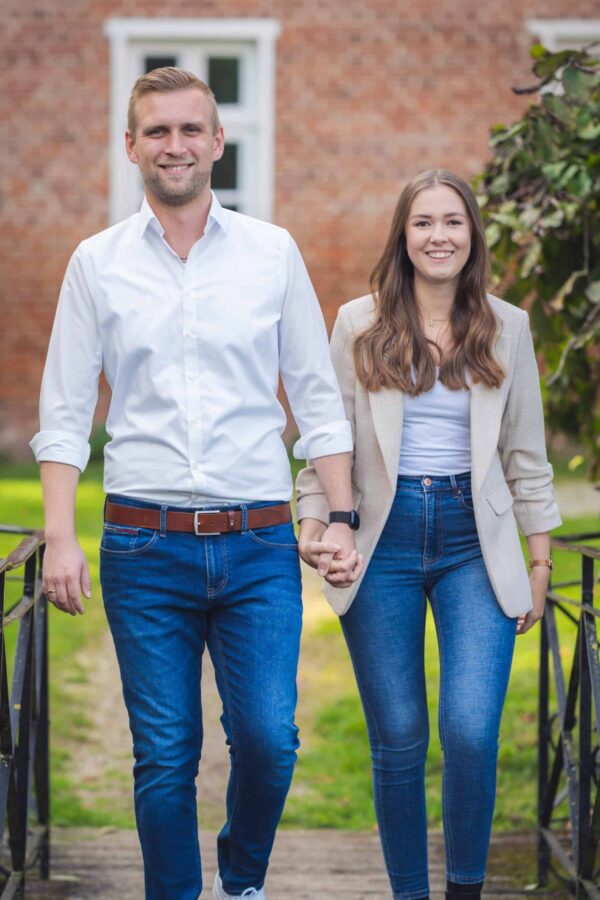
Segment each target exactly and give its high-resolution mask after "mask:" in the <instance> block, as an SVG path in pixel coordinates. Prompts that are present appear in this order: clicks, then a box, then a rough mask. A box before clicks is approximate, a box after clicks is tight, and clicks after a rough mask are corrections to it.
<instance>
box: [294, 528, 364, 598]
mask: <svg viewBox="0 0 600 900" xmlns="http://www.w3.org/2000/svg"><path fill="white" fill-rule="evenodd" d="M326 532H327V533H326ZM331 538H333V540H332V539H331ZM298 552H299V554H300V556H301V558H302V559H303V560H304V562H305V563H308V565H309V566H312V567H313V569H317V571H318V573H319V575H321V576H323V578H325V579H326V580H327V581H328V582H329V584H331V585H333V586H334V587H340V588H341V587H349V586H350V585H351V584H353V583H354V582H355V581H356V580H357V578H358V577H359V576H360V574H361V572H362V570H363V565H364V561H363V557H362V554H359V553H357V551H356V548H355V546H354V534H353V532H352V531H351V530H350V529H349V528H348V527H347V526H346V525H340V524H334V525H329V526H327V525H325V524H324V523H323V522H320V521H319V520H318V519H302V521H301V522H300V533H299V535H298Z"/></svg>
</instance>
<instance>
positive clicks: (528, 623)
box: [517, 566, 550, 634]
mask: <svg viewBox="0 0 600 900" xmlns="http://www.w3.org/2000/svg"><path fill="white" fill-rule="evenodd" d="M549 582H550V569H548V568H546V566H535V567H534V568H533V569H532V570H531V575H530V576H529V584H530V586H531V599H532V602H533V609H530V610H529V612H528V613H527V614H526V615H524V616H519V620H518V623H517V634H525V633H526V632H527V631H529V629H530V628H532V627H533V626H534V625H535V623H536V622H537V621H538V619H541V618H542V616H543V615H544V606H545V604H546V594H547V593H548V584H549Z"/></svg>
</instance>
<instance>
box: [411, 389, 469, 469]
mask: <svg viewBox="0 0 600 900" xmlns="http://www.w3.org/2000/svg"><path fill="white" fill-rule="evenodd" d="M470 469H471V392H470V391H465V390H461V391H451V390H449V389H448V388H447V387H446V386H445V385H443V384H442V382H441V381H439V380H437V381H436V382H435V384H434V386H433V388H432V389H431V390H430V391H427V392H426V393H423V394H419V396H418V397H410V396H409V395H408V394H405V395H404V416H403V424H402V444H401V447H400V465H399V466H398V474H399V475H458V474H459V473H460V472H468V471H469V470H470Z"/></svg>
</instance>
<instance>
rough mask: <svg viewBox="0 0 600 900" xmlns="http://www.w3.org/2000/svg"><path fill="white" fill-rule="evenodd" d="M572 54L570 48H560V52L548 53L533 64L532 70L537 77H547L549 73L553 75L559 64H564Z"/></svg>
mask: <svg viewBox="0 0 600 900" xmlns="http://www.w3.org/2000/svg"><path fill="white" fill-rule="evenodd" d="M572 56H573V51H572V50H562V51H561V52H560V53H548V54H547V55H546V56H543V57H542V58H541V59H539V60H538V61H537V62H536V63H535V64H534V66H533V71H534V72H535V74H536V75H537V76H538V78H548V77H549V76H550V75H555V74H556V73H557V72H558V70H559V69H560V67H561V66H564V65H566V64H567V63H568V62H569V60H570V59H571V57H572Z"/></svg>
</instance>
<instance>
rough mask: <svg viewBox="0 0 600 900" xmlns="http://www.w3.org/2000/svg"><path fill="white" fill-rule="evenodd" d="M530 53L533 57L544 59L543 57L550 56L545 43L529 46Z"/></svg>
mask: <svg viewBox="0 0 600 900" xmlns="http://www.w3.org/2000/svg"><path fill="white" fill-rule="evenodd" d="M529 53H530V55H531V58H532V59H542V57H544V56H548V51H547V50H546V48H545V47H544V45H543V44H533V46H532V47H530V48H529Z"/></svg>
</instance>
